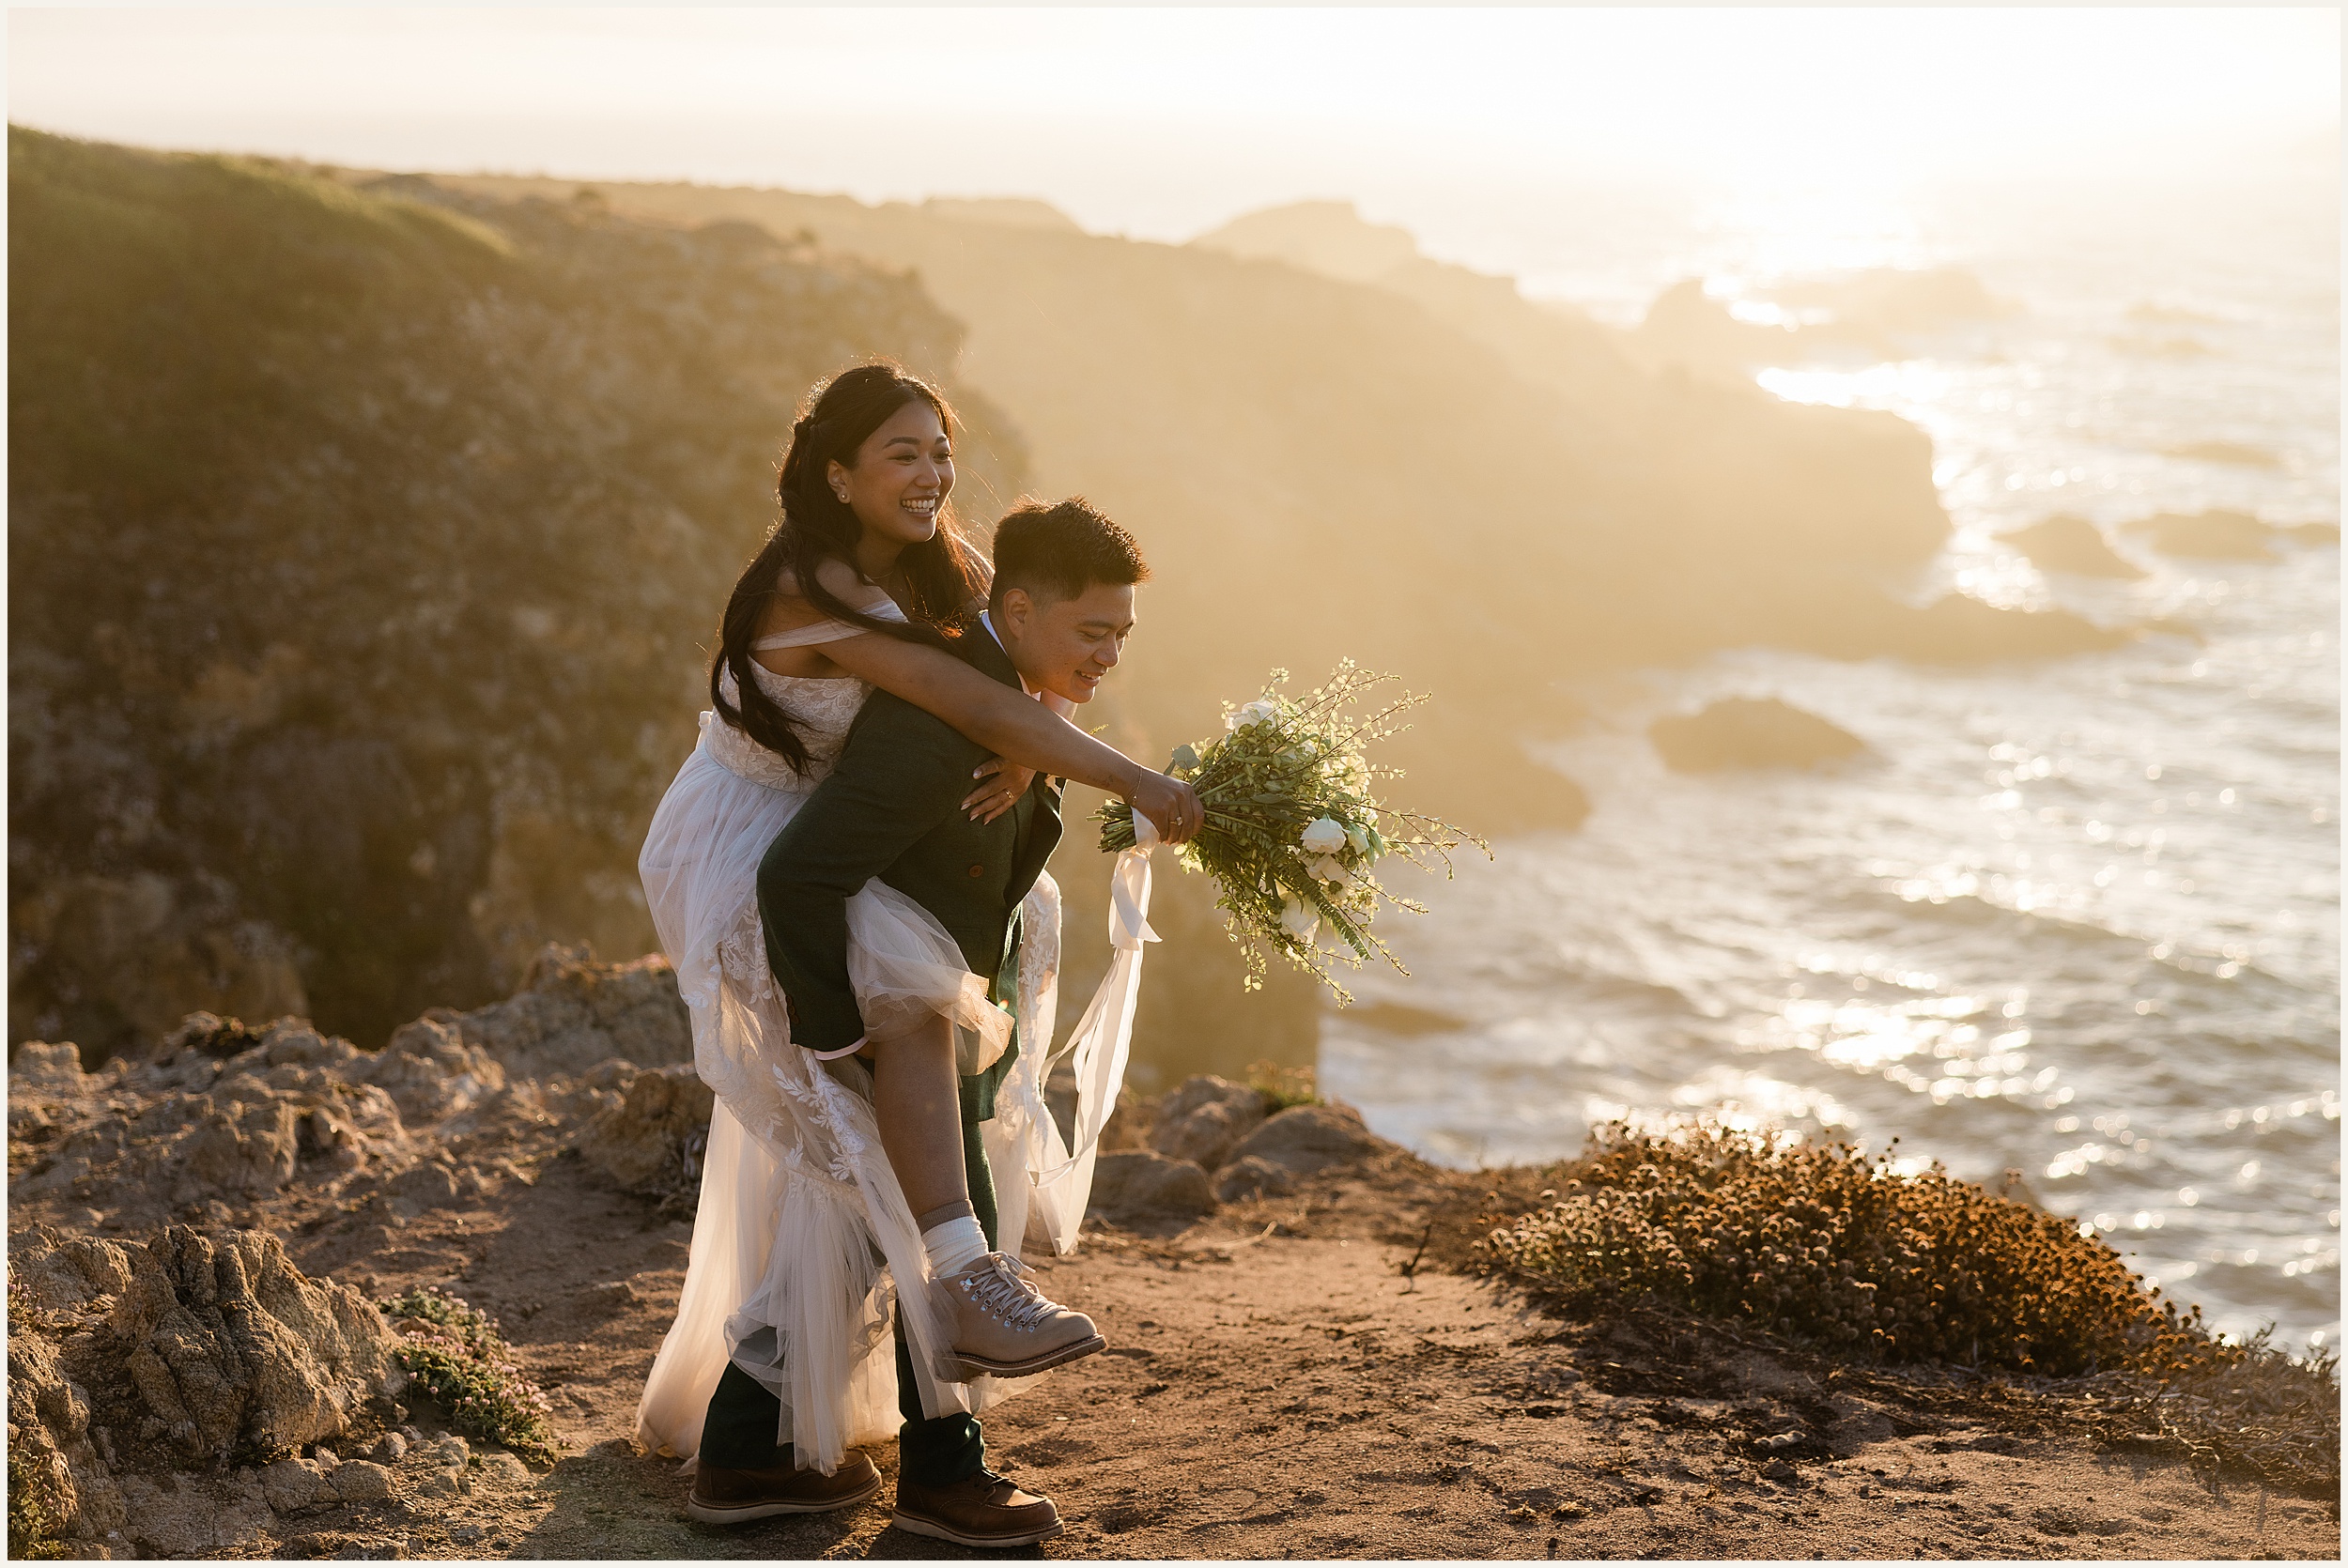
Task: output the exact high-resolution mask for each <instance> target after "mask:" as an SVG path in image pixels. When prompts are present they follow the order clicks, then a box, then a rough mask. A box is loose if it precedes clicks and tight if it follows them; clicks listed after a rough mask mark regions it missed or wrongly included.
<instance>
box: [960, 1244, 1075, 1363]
mask: <svg viewBox="0 0 2348 1568" xmlns="http://www.w3.org/2000/svg"><path fill="white" fill-rule="evenodd" d="M937 1293H938V1296H939V1297H940V1299H942V1300H943V1302H944V1303H945V1314H946V1327H947V1343H948V1344H950V1345H952V1346H953V1348H952V1349H951V1350H950V1351H949V1352H948V1353H947V1354H946V1356H945V1358H944V1360H945V1365H944V1366H943V1367H942V1368H941V1369H940V1376H944V1377H945V1378H946V1379H947V1380H948V1381H949V1382H954V1383H967V1382H969V1381H970V1380H971V1379H972V1378H974V1377H1027V1376H1032V1375H1034V1374H1035V1373H1039V1372H1045V1371H1049V1370H1050V1369H1051V1368H1053V1367H1056V1366H1060V1365H1062V1364H1064V1363H1066V1362H1069V1361H1073V1360H1076V1359H1077V1358H1078V1357H1080V1356H1089V1355H1091V1354H1092V1353H1093V1352H1094V1351H1095V1350H1099V1349H1102V1348H1104V1346H1106V1345H1107V1344H1108V1341H1106V1340H1104V1339H1103V1338H1102V1337H1101V1335H1100V1331H1099V1330H1096V1329H1094V1328H1093V1326H1092V1319H1090V1318H1089V1317H1087V1316H1086V1315H1085V1314H1082V1313H1080V1312H1072V1311H1070V1310H1069V1309H1068V1308H1066V1307H1063V1306H1061V1305H1060V1304H1059V1303H1058V1302H1057V1301H1053V1300H1048V1299H1045V1297H1044V1295H1043V1292H1042V1291H1040V1290H1038V1289H1037V1288H1036V1287H1035V1276H1034V1275H1033V1274H1031V1273H1029V1272H1028V1271H1027V1267H1026V1266H1025V1265H1023V1264H1022V1263H1021V1262H1020V1261H1019V1260H1018V1259H1017V1258H1014V1257H1012V1256H1010V1255H1009V1254H1008V1253H987V1254H986V1256H984V1257H982V1258H981V1259H979V1261H978V1262H976V1263H974V1264H972V1265H971V1266H970V1267H969V1268H966V1269H965V1270H963V1271H962V1272H961V1273H959V1274H953V1275H950V1276H949V1277H947V1278H945V1279H942V1280H940V1281H938V1282H937Z"/></svg>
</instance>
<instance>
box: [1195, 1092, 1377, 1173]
mask: <svg viewBox="0 0 2348 1568" xmlns="http://www.w3.org/2000/svg"><path fill="white" fill-rule="evenodd" d="M1393 1146H1394V1145H1391V1144H1388V1143H1387V1142H1386V1141H1385V1140H1384V1139H1383V1138H1381V1137H1379V1136H1378V1135H1377V1134H1376V1133H1374V1132H1372V1131H1370V1130H1369V1129H1368V1127H1367V1125H1365V1124H1364V1123H1363V1121H1362V1114H1361V1113H1360V1112H1359V1111H1356V1110H1354V1109H1353V1107H1352V1106H1351V1105H1298V1106H1295V1107H1292V1108H1291V1109H1290V1110H1286V1111H1283V1112H1281V1113H1280V1114H1279V1115H1276V1116H1273V1117H1271V1118H1270V1119H1268V1120H1267V1121H1265V1123H1264V1124H1263V1125H1262V1126H1261V1127H1259V1128H1258V1129H1256V1130H1255V1131H1253V1132H1251V1133H1249V1134H1248V1135H1247V1136H1246V1137H1245V1138H1244V1139H1243V1140H1242V1141H1241V1142H1240V1145H1239V1146H1238V1147H1236V1148H1234V1149H1233V1150H1231V1161H1230V1162H1231V1164H1232V1165H1234V1166H1236V1165H1239V1164H1240V1163H1242V1162H1243V1161H1248V1160H1251V1159H1252V1160H1261V1161H1264V1162H1265V1163H1266V1164H1269V1165H1274V1166H1277V1167H1278V1168H1279V1169H1281V1170H1284V1171H1287V1172H1288V1173H1289V1174H1290V1175H1291V1176H1311V1175H1312V1174H1313V1173H1314V1172H1316V1171H1321V1170H1325V1169H1327V1168H1328V1167H1329V1166H1332V1165H1340V1164H1345V1163H1347V1162H1349V1161H1355V1160H1361V1159H1365V1158H1367V1156H1369V1155H1373V1154H1376V1153H1378V1152H1379V1151H1380V1150H1382V1149H1387V1148H1391V1147H1393Z"/></svg>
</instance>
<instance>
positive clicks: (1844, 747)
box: [1647, 697, 1867, 773]
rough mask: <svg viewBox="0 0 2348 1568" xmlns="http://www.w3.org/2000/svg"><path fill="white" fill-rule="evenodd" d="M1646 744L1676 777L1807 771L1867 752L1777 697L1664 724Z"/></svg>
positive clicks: (1733, 703)
mask: <svg viewBox="0 0 2348 1568" xmlns="http://www.w3.org/2000/svg"><path fill="white" fill-rule="evenodd" d="M1647 738H1648V739H1649V740H1651V741H1653V742H1654V743H1655V749H1656V750H1657V751H1658V752H1660V753H1661V754H1662V758H1663V761H1664V764H1665V765H1666V766H1668V767H1670V768H1671V769H1672V770H1673V771H1674V772H1676V773H1712V772H1717V771H1719V770H1721V769H1723V768H1787V767H1792V768H1806V767H1813V766H1815V765H1816V764H1817V763H1820V762H1827V761H1834V760H1836V759H1838V758H1843V757H1855V756H1858V755H1859V754H1861V752H1864V751H1865V750H1866V749H1867V746H1866V743H1865V742H1863V741H1861V739H1860V738H1859V737H1858V736H1856V735H1854V734H1852V733H1851V732H1850V731H1849V730H1845V729H1844V728H1843V727H1842V726H1840V725H1838V724H1834V723H1831V722H1830V721H1829V720H1826V719H1823V718H1820V717H1819V716H1818V715H1815V714H1808V713H1804V712H1802V711H1801V710H1800V708H1797V707H1794V706H1793V705H1792V704H1790V703H1787V702H1781V701H1779V700H1778V699H1776V698H1774V697H1764V698H1752V697H1731V698H1727V699H1722V700H1721V701H1718V702H1713V703H1708V704H1707V705H1706V707H1705V708H1704V710H1703V711H1702V712H1701V713H1695V714H1681V715H1671V716H1669V717H1665V718H1659V719H1657V720H1656V721H1655V722H1654V723H1653V724H1650V725H1648V726H1647Z"/></svg>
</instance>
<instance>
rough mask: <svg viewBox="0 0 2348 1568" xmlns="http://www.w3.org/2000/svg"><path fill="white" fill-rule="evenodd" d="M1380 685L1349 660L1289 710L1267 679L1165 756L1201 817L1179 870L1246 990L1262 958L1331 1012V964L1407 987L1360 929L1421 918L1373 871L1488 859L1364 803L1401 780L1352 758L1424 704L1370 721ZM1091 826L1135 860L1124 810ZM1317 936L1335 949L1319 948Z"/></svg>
mask: <svg viewBox="0 0 2348 1568" xmlns="http://www.w3.org/2000/svg"><path fill="white" fill-rule="evenodd" d="M1392 679H1394V677H1392V676H1390V675H1373V674H1371V673H1369V672H1367V671H1366V670H1363V669H1357V668H1355V666H1354V664H1353V661H1352V660H1351V659H1348V660H1346V661H1345V662H1344V663H1342V664H1340V665H1338V666H1337V668H1336V672H1335V673H1334V674H1332V675H1331V676H1330V677H1329V679H1328V681H1327V682H1326V683H1325V684H1322V685H1320V686H1317V687H1315V688H1314V689H1313V690H1312V691H1310V692H1308V693H1306V694H1305V696H1304V697H1302V698H1294V697H1290V696H1288V695H1286V694H1284V693H1283V692H1282V691H1281V690H1280V689H1279V688H1280V687H1281V686H1283V685H1285V684H1287V682H1288V671H1287V670H1285V669H1275V670H1274V671H1273V672H1272V679H1271V680H1270V681H1269V682H1267V683H1266V684H1265V686H1264V691H1263V695H1262V696H1261V697H1259V698H1258V699H1256V700H1255V701H1253V702H1248V703H1245V704H1243V705H1241V706H1239V707H1236V708H1230V707H1228V706H1227V708H1226V711H1225V713H1224V716H1223V725H1224V730H1225V731H1226V732H1225V733H1224V734H1223V735H1222V736H1220V737H1218V738H1217V739H1214V740H1212V741H1201V742H1199V743H1198V744H1197V745H1196V746H1177V747H1176V748H1175V751H1174V761H1173V765H1172V767H1171V768H1170V769H1169V770H1168V771H1170V772H1171V773H1172V774H1173V775H1174V776H1176V777H1178V778H1182V779H1186V780H1188V781H1189V783H1190V786H1191V788H1192V789H1194V790H1196V791H1197V792H1198V800H1199V803H1200V804H1201V805H1202V806H1204V807H1206V813H1207V820H1206V825H1205V827H1204V828H1202V829H1201V830H1200V832H1199V834H1198V837H1197V838H1194V839H1192V840H1191V841H1190V842H1189V843H1187V844H1185V845H1183V846H1182V852H1181V861H1182V868H1183V869H1185V870H1192V871H1200V870H1203V871H1205V872H1206V873H1207V874H1208V875H1210V876H1212V877H1213V878H1214V880H1215V884H1216V886H1217V888H1218V890H1219V896H1218V897H1217V898H1216V899H1215V906H1216V907H1217V908H1218V909H1221V910H1222V911H1223V912H1224V915H1225V921H1224V924H1225V927H1226V929H1227V930H1229V932H1230V935H1231V940H1232V941H1234V942H1237V943H1239V944H1240V945H1241V948H1242V950H1243V954H1244V958H1245V960H1246V963H1247V980H1246V984H1247V986H1248V988H1249V989H1250V990H1254V989H1256V988H1258V987H1259V986H1261V985H1262V984H1263V976H1264V973H1265V969H1266V966H1267V950H1269V951H1270V952H1272V953H1277V954H1279V955H1280V956H1281V957H1282V958H1285V959H1287V960H1288V961H1290V963H1292V964H1294V965H1295V966H1296V967H1297V968H1299V969H1302V970H1304V971H1305V973H1306V974H1308V975H1310V976H1313V978H1315V979H1316V980H1319V981H1320V982H1321V984H1323V985H1325V986H1327V987H1328V988H1329V990H1330V991H1331V992H1333V993H1334V994H1335V995H1336V999H1337V1001H1338V1003H1339V1004H1340V1005H1342V1004H1345V1003H1348V1002H1351V1001H1352V999H1353V998H1352V992H1348V991H1347V990H1346V989H1345V987H1344V986H1342V985H1340V984H1339V983H1338V982H1337V979H1336V975H1335V974H1334V973H1333V972H1332V969H1333V965H1334V964H1335V963H1338V962H1342V963H1346V964H1349V965H1351V966H1352V967H1353V968H1355V969H1358V968H1360V967H1361V965H1362V962H1363V961H1364V960H1366V959H1371V958H1378V959H1383V960H1384V961H1386V962H1388V963H1391V964H1393V965H1394V967H1395V968H1396V969H1397V970H1398V971H1400V972H1401V973H1403V974H1408V973H1409V971H1408V970H1405V969H1403V968H1402V965H1401V964H1400V962H1398V961H1397V960H1396V959H1395V956H1394V954H1393V953H1391V952H1390V951H1388V950H1387V948H1386V945H1385V944H1384V943H1383V942H1381V941H1380V940H1379V939H1378V938H1377V937H1376V936H1375V935H1373V934H1372V933H1371V931H1370V930H1369V924H1370V921H1371V920H1372V918H1374V917H1375V916H1376V915H1377V913H1378V906H1379V905H1380V904H1381V903H1388V904H1393V905H1395V906H1396V907H1398V908H1400V909H1407V910H1409V911H1411V912H1412V913H1413V914H1425V913H1426V906H1425V905H1423V904H1420V903H1417V902H1414V901H1413V900H1412V899H1400V898H1397V897H1395V896H1394V895H1393V894H1392V893H1389V892H1388V891H1387V890H1386V889H1385V888H1384V887H1383V885H1381V884H1380V883H1379V881H1378V878H1377V877H1376V875H1375V874H1373V872H1372V871H1371V868H1372V867H1373V866H1375V865H1376V864H1377V863H1378V862H1379V861H1381V860H1383V859H1384V858H1386V857H1387V856H1388V855H1393V856H1397V857H1398V858H1400V859H1402V860H1406V861H1408V862H1410V863H1411V864H1412V865H1413V866H1416V867H1418V868H1420V869H1422V870H1432V869H1434V868H1435V867H1436V866H1437V865H1438V864H1440V865H1441V866H1442V868H1443V870H1444V875H1445V876H1448V875H1450V873H1451V852H1452V851H1453V850H1456V849H1458V848H1459V847H1460V845H1462V844H1474V845H1475V847H1476V848H1477V849H1479V850H1482V851H1483V852H1484V853H1485V854H1486V855H1490V854H1491V845H1489V844H1487V843H1485V842H1484V840H1483V839H1481V838H1476V837H1475V835H1474V834H1471V833H1467V832H1464V831H1462V830H1461V829H1460V828H1457V827H1454V826H1452V825H1451V824H1450V823H1448V822H1441V821H1439V820H1437V819H1435V818H1433V817H1424V816H1420V815H1418V814H1417V813H1415V812H1412V811H1404V810H1399V809H1398V808H1396V807H1390V806H1387V805H1385V804H1383V802H1381V801H1380V800H1379V799H1378V797H1377V796H1376V795H1375V794H1373V793H1372V792H1371V786H1372V784H1373V782H1374V781H1376V780H1377V779H1379V778H1398V777H1400V776H1401V770H1400V769H1398V768H1373V767H1372V766H1371V765H1370V764H1369V761H1368V760H1367V758H1366V757H1365V756H1364V755H1363V750H1364V748H1365V747H1366V746H1369V745H1371V744H1372V743H1374V742H1377V741H1380V740H1383V739H1384V738H1386V737H1387V736H1389V735H1393V734H1395V733H1397V732H1398V731H1399V730H1403V729H1405V728H1407V726H1404V725H1402V724H1400V723H1398V719H1399V718H1400V716H1401V715H1403V714H1405V713H1407V712H1409V711H1410V710H1411V709H1413V708H1415V707H1417V706H1418V705H1419V704H1420V703H1422V702H1424V701H1426V700H1427V699H1425V698H1424V697H1413V696H1409V695H1405V696H1402V697H1398V698H1395V699H1392V700H1389V701H1386V702H1384V703H1383V705H1379V706H1376V707H1374V708H1370V707H1369V704H1368V703H1367V702H1366V700H1365V699H1366V698H1367V695H1368V693H1369V692H1370V691H1371V690H1372V689H1373V688H1375V687H1377V686H1379V685H1382V684H1384V683H1386V682H1388V681H1391V680H1392ZM1366 708H1367V709H1368V710H1369V711H1367V712H1365V711H1364V710H1365V709H1366ZM1096 816H1097V818H1098V819H1099V821H1100V822H1101V823H1102V828H1101V848H1102V849H1103V850H1104V851H1105V852H1107V853H1117V852H1119V851H1120V850H1128V849H1131V848H1133V845H1134V816H1133V808H1132V807H1130V806H1127V805H1126V804H1125V803H1124V802H1122V801H1111V802H1110V803H1109V804H1108V805H1107V806H1105V807H1102V808H1101V810H1100V811H1099V812H1097V813H1096ZM1324 927H1325V928H1326V929H1327V930H1328V931H1329V932H1330V933H1332V934H1333V935H1334V936H1335V937H1336V942H1337V943H1338V944H1341V945H1322V944H1321V942H1320V941H1319V940H1318V939H1319V938H1320V937H1321V932H1322V929H1323V928H1324Z"/></svg>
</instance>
